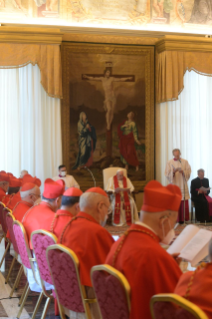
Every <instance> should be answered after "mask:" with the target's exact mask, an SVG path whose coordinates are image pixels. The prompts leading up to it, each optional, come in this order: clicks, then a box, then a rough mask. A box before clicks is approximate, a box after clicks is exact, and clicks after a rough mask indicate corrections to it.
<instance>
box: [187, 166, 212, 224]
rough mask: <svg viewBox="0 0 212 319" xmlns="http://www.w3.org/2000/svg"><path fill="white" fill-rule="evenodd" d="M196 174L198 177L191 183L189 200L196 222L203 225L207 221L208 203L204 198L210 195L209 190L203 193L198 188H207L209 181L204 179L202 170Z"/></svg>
mask: <svg viewBox="0 0 212 319" xmlns="http://www.w3.org/2000/svg"><path fill="white" fill-rule="evenodd" d="M197 174H198V177H197V178H195V179H193V180H192V181H191V200H192V201H193V202H194V206H195V212H196V220H197V221H200V222H202V223H203V222H205V221H209V209H208V201H207V199H206V197H205V196H207V195H208V194H209V193H210V190H208V191H203V190H200V188H201V187H202V186H203V187H205V188H209V180H208V178H204V174H205V171H204V169H202V168H200V169H199V170H198V171H197Z"/></svg>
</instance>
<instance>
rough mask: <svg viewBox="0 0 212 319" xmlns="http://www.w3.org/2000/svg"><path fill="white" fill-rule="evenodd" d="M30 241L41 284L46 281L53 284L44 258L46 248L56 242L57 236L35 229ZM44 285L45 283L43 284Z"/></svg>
mask: <svg viewBox="0 0 212 319" xmlns="http://www.w3.org/2000/svg"><path fill="white" fill-rule="evenodd" d="M31 243H32V247H33V250H34V254H35V258H36V261H37V264H38V270H39V273H40V278H41V284H42V281H46V282H48V283H49V284H51V285H53V282H52V278H51V275H50V272H49V267H48V263H47V258H46V249H47V248H48V247H49V246H51V245H54V244H56V243H57V237H56V236H55V235H53V234H52V233H50V232H48V231H46V230H41V229H40V230H36V231H33V232H32V234H31ZM44 287H45V285H44Z"/></svg>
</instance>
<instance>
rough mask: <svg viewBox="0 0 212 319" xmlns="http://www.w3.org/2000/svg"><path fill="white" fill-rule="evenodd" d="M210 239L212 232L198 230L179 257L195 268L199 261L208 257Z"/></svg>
mask: <svg viewBox="0 0 212 319" xmlns="http://www.w3.org/2000/svg"><path fill="white" fill-rule="evenodd" d="M211 237H212V232H211V231H209V230H205V229H200V230H199V231H198V233H197V234H196V235H195V236H194V237H193V238H192V239H191V240H190V242H189V243H188V244H187V245H186V246H185V247H184V248H183V249H182V251H181V253H180V256H179V257H181V258H183V259H186V260H187V261H189V262H190V263H191V266H192V267H193V266H195V265H196V264H197V263H198V262H199V261H201V260H202V259H203V258H205V257H206V256H207V255H208V244H209V241H210V239H211Z"/></svg>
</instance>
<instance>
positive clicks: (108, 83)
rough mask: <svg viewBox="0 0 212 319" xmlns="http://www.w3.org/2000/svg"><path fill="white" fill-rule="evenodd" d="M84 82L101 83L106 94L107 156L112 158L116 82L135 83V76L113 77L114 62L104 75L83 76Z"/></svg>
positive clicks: (109, 64)
mask: <svg viewBox="0 0 212 319" xmlns="http://www.w3.org/2000/svg"><path fill="white" fill-rule="evenodd" d="M82 79H83V80H89V81H100V82H102V86H103V89H104V93H105V100H104V106H103V107H104V109H105V111H106V127H107V150H106V153H107V156H112V154H111V153H112V129H111V125H112V122H113V117H114V111H115V106H116V95H115V92H114V87H113V83H114V82H135V76H134V75H112V62H106V69H105V71H104V74H82Z"/></svg>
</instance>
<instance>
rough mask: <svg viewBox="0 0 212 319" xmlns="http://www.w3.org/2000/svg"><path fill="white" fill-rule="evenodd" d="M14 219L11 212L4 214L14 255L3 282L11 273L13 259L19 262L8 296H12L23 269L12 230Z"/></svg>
mask: <svg viewBox="0 0 212 319" xmlns="http://www.w3.org/2000/svg"><path fill="white" fill-rule="evenodd" d="M14 221H15V217H14V216H13V214H11V213H8V214H7V216H6V224H7V227H8V231H9V234H10V241H11V243H12V245H13V249H14V253H15V256H14V257H13V261H12V263H11V266H10V269H9V272H8V275H7V278H6V280H5V284H6V283H7V282H8V280H9V277H10V274H11V272H12V269H13V267H14V264H15V260H17V262H18V263H19V264H21V267H20V269H19V272H18V275H17V277H16V280H15V283H14V285H13V288H12V290H11V292H10V297H12V295H13V292H14V290H15V289H16V288H17V287H18V284H19V281H20V279H21V276H22V273H23V271H24V268H23V265H22V263H21V260H20V255H19V250H18V246H17V243H16V239H15V236H14V232H13V223H14Z"/></svg>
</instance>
